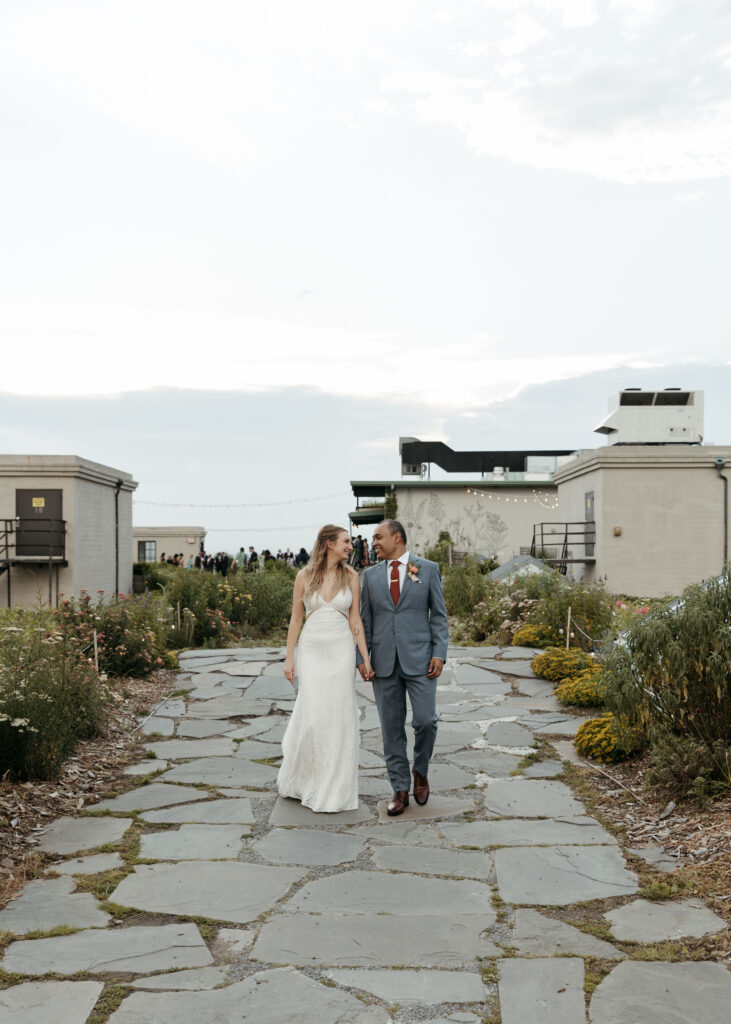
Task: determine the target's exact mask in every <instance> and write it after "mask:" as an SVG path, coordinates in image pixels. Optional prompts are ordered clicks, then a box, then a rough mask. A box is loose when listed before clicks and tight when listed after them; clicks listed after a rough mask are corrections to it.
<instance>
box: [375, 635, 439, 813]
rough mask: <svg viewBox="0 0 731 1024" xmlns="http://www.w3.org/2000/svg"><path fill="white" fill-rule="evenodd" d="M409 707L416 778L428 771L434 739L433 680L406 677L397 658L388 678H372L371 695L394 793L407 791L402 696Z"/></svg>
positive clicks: (407, 766) (408, 779) (407, 762)
mask: <svg viewBox="0 0 731 1024" xmlns="http://www.w3.org/2000/svg"><path fill="white" fill-rule="evenodd" d="M407 693H408V695H409V703H410V704H411V725H412V726H413V729H414V770H415V771H417V772H418V773H419V775H427V774H428V772H429V759H430V757H431V755H432V751H433V750H434V741H435V740H436V737H437V722H438V718H437V709H436V693H437V681H436V679H429V678H428V677H427V675H426V673H424V675H420V676H408V675H406V673H405V672H404V671H403V669H402V668H401V665H400V664H399V660H398V655H397V656H396V661H395V663H394V666H393V672H392V673H391V675H390V676H376V677H375V678H374V680H373V694H374V696H375V699H376V707H377V708H378V717H379V718H380V720H381V734H382V736H383V754H384V757H385V759H386V769H387V771H388V777H389V779H390V781H391V785H392V786H393V789H394V792H399V791H405V792H407V793H408V792H409V791H410V789H411V773H410V771H409V758H408V755H407V752H406V694H407Z"/></svg>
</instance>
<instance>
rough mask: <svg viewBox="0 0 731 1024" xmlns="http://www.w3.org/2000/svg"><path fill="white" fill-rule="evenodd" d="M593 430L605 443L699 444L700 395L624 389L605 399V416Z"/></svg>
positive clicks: (679, 389) (701, 435)
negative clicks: (604, 439)
mask: <svg viewBox="0 0 731 1024" xmlns="http://www.w3.org/2000/svg"><path fill="white" fill-rule="evenodd" d="M594 430H595V433H597V434H605V435H606V437H607V441H608V443H609V444H701V443H702V441H703V392H702V391H683V390H682V389H681V388H665V390H664V391H643V390H642V389H641V388H625V390H624V391H620V392H618V393H617V394H616V395H614V396H613V398H611V399H610V400H609V415H608V416H607V417H606V419H604V420H603V421H602V422H601V423H600V424H599V426H598V427H595V428H594Z"/></svg>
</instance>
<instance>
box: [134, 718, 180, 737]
mask: <svg viewBox="0 0 731 1024" xmlns="http://www.w3.org/2000/svg"><path fill="white" fill-rule="evenodd" d="M174 731H175V723H174V722H173V720H172V718H148V719H147V721H145V722H143V723H142V725H141V726H140V732H141V733H142V734H143V736H172V734H173V732H174Z"/></svg>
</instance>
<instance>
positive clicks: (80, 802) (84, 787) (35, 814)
mask: <svg viewBox="0 0 731 1024" xmlns="http://www.w3.org/2000/svg"><path fill="white" fill-rule="evenodd" d="M176 680H177V675H176V673H174V672H170V671H167V670H163V671H159V672H155V673H153V674H152V675H151V676H150V677H149V678H147V679H114V680H110V681H109V683H108V684H107V685H108V687H109V689H110V692H111V698H112V699H111V708H110V715H109V721H108V724H107V726H106V728H105V730H104V732H103V734H101V735H99V736H97V737H95V738H94V739H91V740H85V741H84V742H82V743H80V744H79V746H78V747H77V749H76V752H75V754H74V755H73V757H71V758H69V760H68V761H67V762H66V764H65V765H64V766H63V768H62V769H61V773H60V775H59V777H58V778H57V779H55V780H54V781H52V782H10V781H8V779H6V778H3V779H0V908H1V907H3V906H4V905H5V903H6V902H7V901H8V900H9V899H10V898H11V897H12V896H14V895H15V894H17V893H18V892H19V891H20V890H21V889H22V888H23V885H24V884H25V882H26V881H27V880H28V879H30V878H33V877H35V876H36V874H38V872H39V870H40V867H41V865H40V861H41V858H40V856H39V854H38V852H37V851H36V849H35V848H36V847H37V845H38V843H39V841H40V839H39V837H40V835H41V834H42V833H43V831H44V830H45V829H46V828H47V827H48V825H50V823H51V822H52V821H53V820H54V819H56V818H59V817H61V816H62V815H73V814H77V813H78V812H79V811H80V810H82V808H83V807H84V806H85V804H86V803H87V802H88V801H89V800H91V799H92V798H93V801H94V802H96V801H97V800H100V799H102V798H103V797H104V796H105V795H106V794H107V793H108V792H111V791H112V790H115V789H116V788H117V787H118V785H119V782H120V779H125V780H126V779H127V777H126V776H124V774H123V771H124V768H125V767H126V766H127V765H129V764H134V763H136V762H137V761H139V760H140V758H141V756H142V754H143V750H142V747H141V744H140V732H139V730H136V731H133V730H135V728H136V726H137V725H138V724H139V722H140V717H141V716H142V717H144V716H146V715H147V714H149V712H150V711H151V710H152V709H153V708H154V707H155V706H156V705H157V704H159V703H160V701H162V700H163V699H164V698H165V697H166V696H167V695H168V694H169V693H170V692H171V691H172V690H174V689H175V687H176Z"/></svg>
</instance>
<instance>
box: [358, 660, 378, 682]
mask: <svg viewBox="0 0 731 1024" xmlns="http://www.w3.org/2000/svg"><path fill="white" fill-rule="evenodd" d="M358 671H359V672H360V674H361V678H362V679H363V682H364V683H369V682H370V681H371V679H372V678H373V677H374V675H375V674H376V673H375V672H374V671H373V669H370V671H369V670H368V668H367V667H366V664H365V662H362V661H361V663H360V665H359V666H358Z"/></svg>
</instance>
